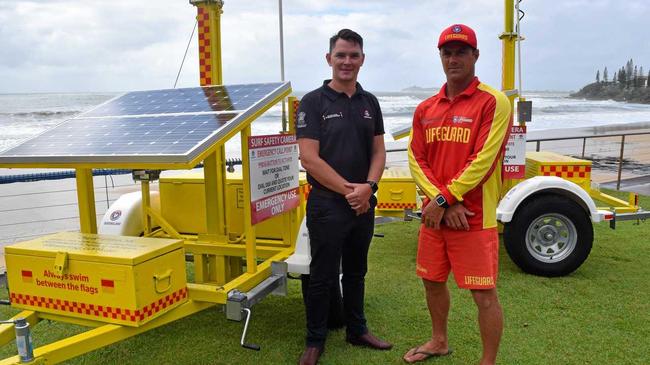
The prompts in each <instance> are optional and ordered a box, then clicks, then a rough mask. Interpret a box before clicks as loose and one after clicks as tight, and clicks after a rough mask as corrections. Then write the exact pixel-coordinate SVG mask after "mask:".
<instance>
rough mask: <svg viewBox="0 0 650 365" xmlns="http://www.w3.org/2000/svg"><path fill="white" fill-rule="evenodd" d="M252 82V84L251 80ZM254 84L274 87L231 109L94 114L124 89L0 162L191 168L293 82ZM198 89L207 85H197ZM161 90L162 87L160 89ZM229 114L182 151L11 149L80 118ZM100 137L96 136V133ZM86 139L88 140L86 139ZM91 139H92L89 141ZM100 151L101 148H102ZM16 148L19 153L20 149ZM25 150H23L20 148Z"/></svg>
mask: <svg viewBox="0 0 650 365" xmlns="http://www.w3.org/2000/svg"><path fill="white" fill-rule="evenodd" d="M248 85H251V84H248ZM248 85H225V86H229V87H237V86H248ZM252 85H271V86H274V85H275V87H274V88H272V89H271V91H269V92H267V93H266V94H265V95H264V96H263V97H261V98H260V99H258V100H257V101H256V102H254V103H252V104H251V105H250V107H248V108H247V109H245V110H235V111H232V110H229V111H209V112H191V113H162V114H141V115H123V116H119V117H115V116H92V115H93V114H92V113H91V112H92V111H93V110H95V109H97V108H100V107H102V106H104V105H107V104H109V103H111V102H114V101H115V100H117V99H119V98H121V97H124V96H125V95H128V94H129V93H124V94H121V95H118V96H116V97H115V98H113V99H110V100H108V101H106V102H105V103H102V104H100V105H99V106H97V107H96V108H93V109H92V110H90V111H88V112H86V113H82V114H80V115H78V116H75V117H74V118H71V119H68V120H66V121H63V122H62V123H60V124H59V125H57V126H56V127H54V128H51V129H48V130H47V131H44V132H43V133H41V134H39V135H38V136H35V137H33V138H31V139H29V140H27V141H25V142H23V143H21V144H19V145H18V146H15V147H13V148H11V149H9V150H6V151H4V152H2V153H0V166H3V167H16V165H20V167H50V166H51V167H78V166H80V165H82V166H89V165H90V166H92V165H93V164H96V165H101V166H102V167H125V166H129V167H133V166H143V167H150V166H151V165H156V166H155V167H159V168H191V167H193V166H194V165H195V164H196V163H198V162H199V161H196V159H197V158H199V157H200V156H202V155H203V154H205V153H207V152H208V151H209V150H211V149H213V148H215V146H217V145H220V144H221V143H225V142H226V137H229V136H231V135H232V134H234V133H236V132H238V131H240V130H241V129H243V128H244V127H245V126H246V125H247V124H249V123H250V122H252V120H253V119H254V118H253V117H255V116H257V115H258V114H260V113H261V112H263V111H266V110H267V109H268V108H270V107H271V106H272V105H274V104H276V103H277V102H278V101H280V100H281V99H282V98H283V97H285V96H287V95H288V94H289V93H290V92H291V84H290V82H285V83H269V84H252ZM196 89H198V90H200V89H204V88H196ZM161 91H162V90H161ZM228 115H234V116H233V118H232V119H230V120H229V121H227V122H226V123H225V125H223V126H221V127H219V128H216V129H215V130H214V131H212V132H211V133H209V134H207V135H205V134H203V135H202V137H201V139H200V140H197V141H196V143H194V144H193V145H191V147H189V148H188V149H186V150H185V151H183V152H182V153H160V152H158V153H137V154H110V155H109V154H93V153H86V154H63V153H58V154H56V153H55V154H29V155H27V154H15V153H14V154H12V151H17V152H19V151H21V148H23V149H24V148H26V146H28V144H29V143H32V144H33V143H36V142H39V141H41V139H39V137H42V136H43V135H46V134H47V133H52V131H54V130H57V128H62V127H64V125H65V124H67V123H70V124H72V123H73V122H76V121H80V120H93V121H102V120H103V121H105V122H106V121H108V120H111V119H118V120H119V118H121V119H123V120H128V121H137V120H139V119H141V120H145V119H155V118H161V121H162V120H164V118H172V119H173V118H178V117H190V116H191V117H201V116H205V117H213V118H223V117H225V116H228ZM93 137H97V136H93ZM84 142H86V141H84ZM89 143H92V141H90V142H89ZM100 151H101V150H100ZM17 152H16V153H17ZM21 153H22V152H21Z"/></svg>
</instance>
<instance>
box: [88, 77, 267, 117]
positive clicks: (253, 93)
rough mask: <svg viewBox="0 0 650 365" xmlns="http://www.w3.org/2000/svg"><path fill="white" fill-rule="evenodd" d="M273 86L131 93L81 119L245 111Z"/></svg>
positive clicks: (199, 88) (255, 85)
mask: <svg viewBox="0 0 650 365" xmlns="http://www.w3.org/2000/svg"><path fill="white" fill-rule="evenodd" d="M277 86H278V84H246V85H219V86H211V87H203V88H201V87H197V88H186V89H170V90H151V91H135V92H130V93H128V94H125V95H122V96H120V97H117V98H115V99H112V100H110V101H108V102H107V103H104V104H102V105H100V106H98V107H97V108H95V109H93V110H91V111H89V112H87V113H85V114H84V115H83V117H102V116H124V115H144V114H170V113H201V112H206V113H210V112H226V111H235V110H246V109H248V108H250V107H251V106H252V105H253V104H255V103H256V102H257V101H259V100H260V99H262V98H263V97H264V96H266V95H267V94H269V93H270V92H272V91H273V90H274V89H275V88H277Z"/></svg>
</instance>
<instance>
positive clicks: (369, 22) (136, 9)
mask: <svg viewBox="0 0 650 365" xmlns="http://www.w3.org/2000/svg"><path fill="white" fill-rule="evenodd" d="M521 6H522V8H523V10H524V11H525V12H526V15H525V17H524V19H523V21H522V32H523V34H524V35H525V36H526V41H525V42H523V44H522V71H523V81H524V88H529V89H531V88H532V89H555V90H562V89H563V90H567V89H577V88H579V87H580V86H582V85H584V84H586V83H588V82H591V81H592V80H593V78H594V75H595V71H596V69H602V68H603V67H604V66H607V67H608V69H609V70H610V71H611V70H615V69H618V68H619V67H620V66H622V65H623V64H625V61H626V60H627V59H629V58H634V60H635V62H636V63H637V64H639V65H643V66H644V68H645V69H650V47H648V40H647V37H646V35H647V29H646V23H647V20H646V19H648V18H650V10H649V8H650V6H649V5H648V4H647V2H645V1H640V0H636V1H634V0H632V1H628V2H626V3H625V6H620V3H618V2H614V1H611V0H594V1H587V0H573V1H562V2H553V3H552V4H551V3H549V2H543V1H523V2H522V3H521ZM283 7H284V35H285V70H286V78H287V79H288V80H291V82H292V84H293V86H294V89H297V90H308V89H311V88H313V87H315V86H317V85H318V84H319V83H320V79H323V78H326V77H328V76H329V75H330V70H329V68H328V66H327V64H326V63H325V60H324V54H325V52H326V51H327V45H328V44H327V40H328V38H329V37H330V36H331V35H332V34H333V33H335V32H336V31H337V30H338V29H340V28H343V27H348V28H352V29H355V30H357V31H358V32H359V33H361V34H362V35H363V36H364V39H365V47H364V48H365V49H364V51H365V53H366V55H367V57H366V63H365V65H364V68H363V71H362V73H361V75H360V80H361V81H362V83H363V84H364V86H365V87H366V88H367V89H370V90H399V89H401V88H404V87H407V86H411V85H420V86H438V85H440V84H441V83H442V82H444V75H443V74H442V70H441V67H440V62H439V59H438V56H437V50H436V48H435V43H436V40H437V36H438V34H439V32H440V31H441V30H442V29H443V28H444V27H446V26H448V25H449V24H452V23H455V22H460V23H465V24H468V25H470V26H472V27H473V28H474V29H475V30H476V32H477V34H478V41H479V48H480V49H481V57H480V60H479V62H478V64H477V74H478V75H479V77H480V78H481V79H482V80H484V81H486V82H488V83H490V84H492V85H494V86H496V87H499V86H500V74H501V43H500V41H499V39H498V36H499V34H501V33H502V32H503V4H502V3H501V2H495V1H493V0H465V1H459V0H456V1H451V0H438V1H424V0H415V1H408V2H398V1H389V0H375V1H370V0H368V1H345V0H332V1H328V2H323V1H314V0H285V1H283ZM195 14H196V10H195V8H194V7H193V6H192V5H190V4H188V2H187V1H179V0H161V1H156V2H134V1H127V0H115V1H95V2H79V1H71V0H67V1H66V0H49V1H47V0H43V1H13V2H3V3H2V4H0V49H2V57H0V80H2V83H0V92H37V91H57V92H59V91H122V90H136V89H153V88H168V87H171V86H172V85H173V82H174V79H175V77H176V73H177V72H178V69H179V66H180V62H181V59H182V57H183V52H184V51H185V47H186V45H187V41H188V38H189V35H190V32H191V31H192V26H193V25H194V21H195V19H194V18H195ZM222 28H223V33H222V43H223V50H224V53H223V69H224V80H225V82H228V83H239V82H258V81H274V80H279V79H280V61H279V60H280V56H279V54H280V53H279V35H278V33H279V31H278V4H277V2H276V1H270V0H250V1H234V0H230V1H226V3H225V6H224V14H223V16H222ZM197 64H198V56H197V46H196V38H195V39H194V40H193V41H192V43H191V44H190V49H189V51H188V56H187V60H186V63H185V67H184V68H183V71H182V73H181V77H180V80H179V85H181V86H196V85H197V84H198V70H197V68H198V67H197Z"/></svg>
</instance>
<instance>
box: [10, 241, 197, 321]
mask: <svg viewBox="0 0 650 365" xmlns="http://www.w3.org/2000/svg"><path fill="white" fill-rule="evenodd" d="M5 258H6V261H7V279H8V282H9V289H10V298H11V305H12V306H13V307H16V308H22V309H28V310H34V311H39V312H47V313H54V314H59V315H64V316H71V317H78V318H83V319H89V320H96V321H102V322H108V323H114V324H121V325H127V326H134V327H137V326H140V325H142V324H144V323H147V322H149V321H151V320H152V319H154V318H156V317H158V316H160V315H162V314H164V313H165V312H167V311H169V310H170V309H172V308H175V307H177V306H179V305H180V304H182V303H184V302H186V301H187V300H188V292H187V284H186V276H185V255H184V251H183V241H181V240H175V239H162V238H144V237H124V236H111V235H95V234H82V233H75V232H62V233H57V234H54V235H49V236H45V237H41V238H38V239H36V240H33V241H27V242H21V243H17V244H14V245H11V246H7V247H5Z"/></svg>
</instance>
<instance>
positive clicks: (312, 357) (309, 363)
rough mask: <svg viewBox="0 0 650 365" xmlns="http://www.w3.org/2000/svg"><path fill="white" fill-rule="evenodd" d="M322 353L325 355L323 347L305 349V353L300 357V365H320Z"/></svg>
mask: <svg viewBox="0 0 650 365" xmlns="http://www.w3.org/2000/svg"><path fill="white" fill-rule="evenodd" d="M322 353H323V348H322V347H316V346H307V347H306V348H305V351H304V352H303V353H302V355H301V356H300V361H299V362H298V364H299V365H316V364H318V359H319V358H320V355H321V354H322Z"/></svg>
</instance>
